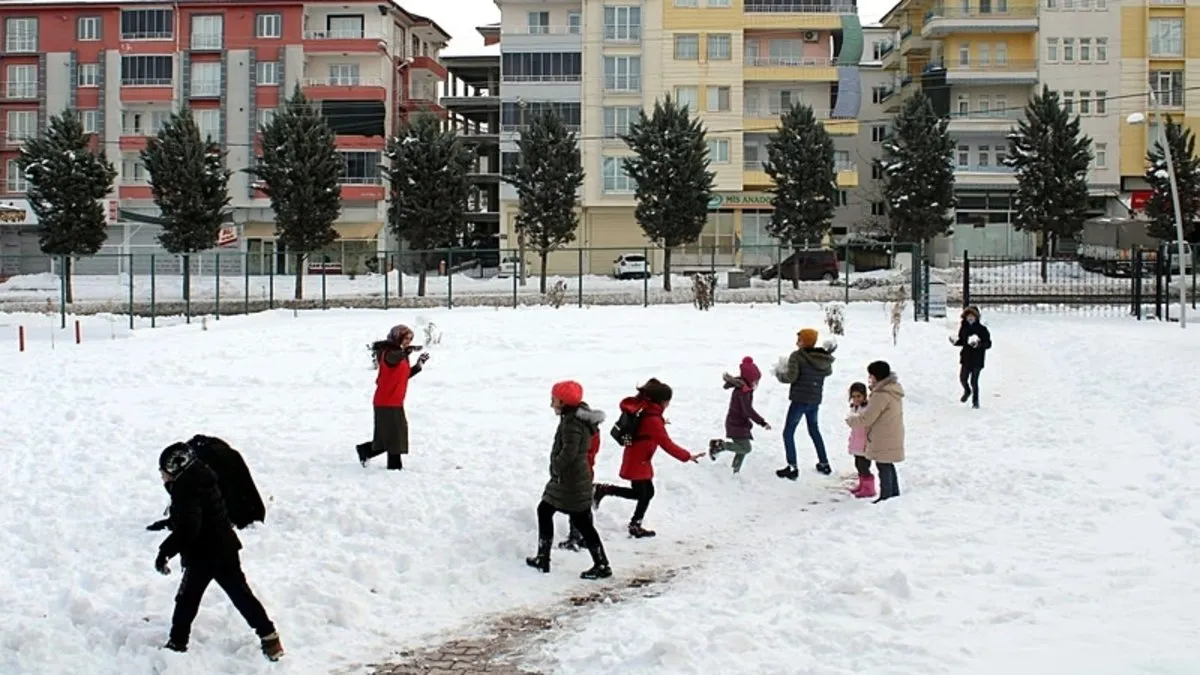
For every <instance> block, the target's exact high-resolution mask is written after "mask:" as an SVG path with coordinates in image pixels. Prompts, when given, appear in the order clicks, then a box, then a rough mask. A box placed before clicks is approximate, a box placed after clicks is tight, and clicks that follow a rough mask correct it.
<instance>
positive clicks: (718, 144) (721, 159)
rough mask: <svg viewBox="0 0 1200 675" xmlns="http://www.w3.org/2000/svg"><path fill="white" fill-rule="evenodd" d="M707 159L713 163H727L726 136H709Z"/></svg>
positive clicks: (727, 142) (727, 141)
mask: <svg viewBox="0 0 1200 675" xmlns="http://www.w3.org/2000/svg"><path fill="white" fill-rule="evenodd" d="M708 161H709V162H711V163H713V164H728V163H729V139H728V138H710V139H709V140H708Z"/></svg>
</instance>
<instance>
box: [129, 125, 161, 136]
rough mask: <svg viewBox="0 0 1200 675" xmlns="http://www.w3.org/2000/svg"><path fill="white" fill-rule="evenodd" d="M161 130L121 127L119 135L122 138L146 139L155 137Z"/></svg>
mask: <svg viewBox="0 0 1200 675" xmlns="http://www.w3.org/2000/svg"><path fill="white" fill-rule="evenodd" d="M161 129H162V127H161V126H160V127H157V128H154V127H138V126H125V127H121V135H122V136H146V137H150V136H157V135H158V132H159V131H160V130H161Z"/></svg>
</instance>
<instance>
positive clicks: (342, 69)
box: [327, 63, 360, 87]
mask: <svg viewBox="0 0 1200 675" xmlns="http://www.w3.org/2000/svg"><path fill="white" fill-rule="evenodd" d="M359 81H360V80H359V77H358V64H357V63H331V64H329V79H328V80H327V82H328V83H329V84H330V85H331V86H334V87H353V86H356V85H357V84H358V83H359Z"/></svg>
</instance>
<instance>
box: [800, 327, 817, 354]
mask: <svg viewBox="0 0 1200 675" xmlns="http://www.w3.org/2000/svg"><path fill="white" fill-rule="evenodd" d="M800 344H801V345H802V346H803V347H804V348H805V349H812V348H813V347H816V346H817V331H816V330H814V329H812V328H805V329H803V330H801V331H800Z"/></svg>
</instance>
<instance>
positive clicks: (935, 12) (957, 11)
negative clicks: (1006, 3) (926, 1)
mask: <svg viewBox="0 0 1200 675" xmlns="http://www.w3.org/2000/svg"><path fill="white" fill-rule="evenodd" d="M1036 18H1037V6H1036V5H1025V6H1017V7H1005V8H1004V9H1003V10H1001V9H1000V8H999V7H997V6H992V7H989V8H982V9H981V8H980V7H979V6H978V5H976V6H974V7H971V8H970V9H964V8H962V7H934V8H933V9H930V10H929V11H928V12H925V21H926V22H929V21H932V20H934V19H952V20H964V19H976V20H984V21H986V20H989V19H997V20H1003V19H1036Z"/></svg>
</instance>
